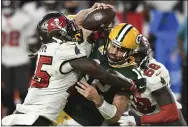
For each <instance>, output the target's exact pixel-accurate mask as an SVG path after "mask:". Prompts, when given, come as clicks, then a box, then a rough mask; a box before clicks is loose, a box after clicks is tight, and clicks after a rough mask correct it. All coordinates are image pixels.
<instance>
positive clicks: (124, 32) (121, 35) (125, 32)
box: [117, 24, 133, 42]
mask: <svg viewBox="0 0 188 127" xmlns="http://www.w3.org/2000/svg"><path fill="white" fill-rule="evenodd" d="M131 28H133V26H132V25H130V24H128V25H125V27H124V28H123V27H122V29H123V30H122V32H120V35H119V36H117V37H118V38H117V41H118V42H122V41H123V39H124V37H125V36H126V35H127V33H128V32H129V31H130V30H131Z"/></svg>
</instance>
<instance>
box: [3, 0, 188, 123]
mask: <svg viewBox="0 0 188 127" xmlns="http://www.w3.org/2000/svg"><path fill="white" fill-rule="evenodd" d="M98 1H99V0H97V1H96V0H88V1H60V0H58V1H57V0H46V1H33V0H21V1H13V0H12V1H8V0H2V4H1V6H2V17H1V18H2V20H1V21H2V29H1V34H2V42H1V46H2V47H1V48H2V85H1V91H2V92H1V93H2V100H1V105H2V109H3V110H2V114H1V115H2V117H3V116H4V115H5V114H11V113H12V112H13V111H14V110H15V104H16V103H22V102H23V100H24V98H25V96H26V94H27V88H28V86H29V82H30V79H31V77H32V74H33V73H34V71H35V70H34V68H35V62H36V60H35V59H29V57H28V55H29V54H30V53H31V52H32V51H31V50H30V48H31V47H32V49H35V48H36V49H37V48H38V46H39V39H38V36H37V33H36V25H37V23H38V22H39V20H40V19H42V17H43V16H44V15H45V14H46V13H47V12H50V11H60V12H62V13H64V14H66V15H70V14H71V15H74V14H76V13H77V12H79V11H80V10H82V9H85V8H89V7H91V6H92V5H93V4H94V3H95V2H98ZM100 2H103V3H109V4H111V5H113V6H114V7H115V9H116V11H117V15H116V18H115V20H114V23H113V25H116V24H118V23H121V22H127V23H130V24H132V25H134V26H135V27H136V28H137V29H138V30H139V31H140V32H141V33H142V34H143V35H144V36H146V37H147V38H148V39H149V41H150V44H151V46H152V49H153V51H154V52H153V56H154V57H155V58H156V59H157V60H158V61H159V62H161V63H163V64H164V65H165V66H166V67H167V68H168V70H169V72H170V74H171V80H172V81H171V82H172V86H171V87H172V90H173V91H174V92H175V93H176V95H177V97H178V98H179V101H181V103H182V105H183V114H184V116H185V118H186V120H187V1H144V0H142V1H111V0H110V1H100ZM15 28H16V30H15ZM179 56H181V57H179ZM182 98H183V99H182Z"/></svg>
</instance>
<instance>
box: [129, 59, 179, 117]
mask: <svg viewBox="0 0 188 127" xmlns="http://www.w3.org/2000/svg"><path fill="white" fill-rule="evenodd" d="M148 67H149V69H147V70H141V73H142V76H143V77H144V78H146V82H147V84H146V91H145V92H143V93H142V94H141V97H140V98H139V99H137V100H134V99H133V98H132V99H131V100H130V102H131V104H132V107H133V108H132V109H133V110H134V111H136V113H138V114H139V115H143V114H153V113H157V112H159V111H160V107H159V105H158V104H157V102H156V100H155V98H154V97H153V96H152V95H151V92H153V91H156V90H159V89H161V88H163V87H165V86H168V87H170V76H169V72H168V70H167V69H166V68H165V66H164V65H163V64H161V63H159V62H157V61H156V60H155V59H153V58H149V63H148ZM137 75H138V76H139V73H137ZM171 93H172V95H173V97H174V99H175V100H176V97H175V95H174V93H173V92H172V91H171ZM136 101H137V102H136ZM176 105H177V107H178V109H181V104H180V103H178V102H177V101H176Z"/></svg>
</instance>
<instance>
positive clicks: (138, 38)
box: [136, 34, 143, 44]
mask: <svg viewBox="0 0 188 127" xmlns="http://www.w3.org/2000/svg"><path fill="white" fill-rule="evenodd" d="M142 37H143V35H142V34H138V35H137V36H136V44H140V42H141V40H142Z"/></svg>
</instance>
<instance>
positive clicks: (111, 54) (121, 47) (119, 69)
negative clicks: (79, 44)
mask: <svg viewBox="0 0 188 127" xmlns="http://www.w3.org/2000/svg"><path fill="white" fill-rule="evenodd" d="M138 35H139V32H138V30H137V29H136V28H135V27H133V26H132V25H131V24H126V23H122V24H118V25H117V26H115V27H114V28H113V29H112V30H111V31H110V33H109V36H108V38H104V39H105V40H106V41H107V43H105V41H104V40H100V39H99V40H100V42H97V43H95V46H94V48H93V52H92V53H91V55H90V58H92V59H95V60H96V61H98V62H99V63H100V64H101V65H102V66H103V67H104V68H106V69H108V68H110V69H113V70H114V71H116V74H118V75H121V76H122V77H124V76H125V77H128V78H130V79H132V80H133V81H135V84H136V85H137V86H139V87H140V90H142V89H145V79H144V78H142V77H138V76H137V73H136V72H134V69H135V68H136V63H135V62H134V58H133V57H132V56H131V55H132V53H133V51H134V49H136V48H137V47H138V44H137V36H138ZM86 81H87V82H88V83H90V84H91V85H88V84H87V83H86V82H84V80H83V82H78V84H79V86H80V87H81V88H79V87H76V89H77V90H78V92H79V93H81V94H82V95H83V96H84V97H86V98H88V99H89V100H90V101H88V100H87V99H85V98H83V97H82V96H80V95H79V94H78V93H75V94H74V93H72V94H71V95H72V96H70V97H69V99H68V103H67V105H66V107H65V112H66V113H67V114H68V115H69V116H70V117H72V118H73V119H74V120H75V121H76V122H75V121H74V120H73V119H70V120H67V121H66V122H67V123H68V124H69V125H75V124H76V125H78V124H77V123H79V124H81V125H84V126H100V125H102V123H103V122H104V120H105V119H106V120H108V121H109V122H110V125H114V124H115V123H116V122H117V121H118V119H119V118H120V117H121V114H123V112H124V111H125V108H126V106H127V100H128V98H127V96H128V95H129V94H128V93H127V91H126V90H125V89H123V88H121V87H119V88H115V87H113V86H110V85H109V84H106V83H104V82H102V81H99V80H94V79H93V78H91V77H89V78H87V79H86ZM135 96H136V95H135ZM91 101H92V102H91ZM96 107H97V108H96ZM91 114H92V115H91ZM68 118H69V117H68ZM69 122H70V123H69Z"/></svg>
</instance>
